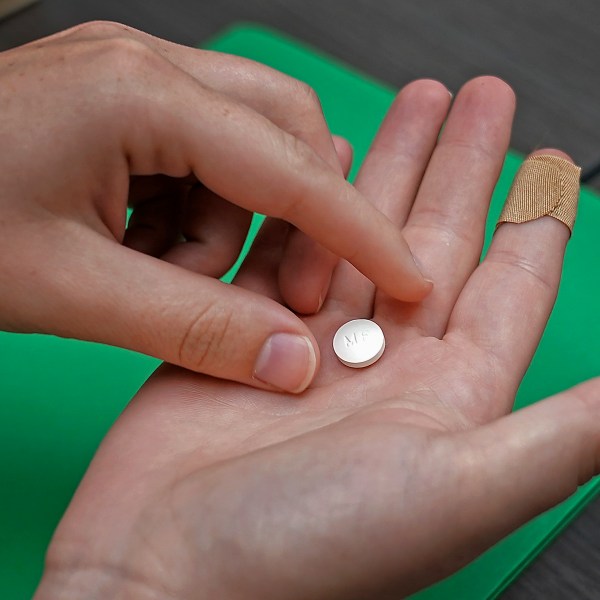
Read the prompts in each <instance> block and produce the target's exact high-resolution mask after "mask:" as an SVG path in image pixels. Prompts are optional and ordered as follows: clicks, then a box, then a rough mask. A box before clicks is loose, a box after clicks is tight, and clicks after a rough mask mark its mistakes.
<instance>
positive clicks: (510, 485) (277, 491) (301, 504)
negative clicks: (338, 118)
mask: <svg viewBox="0 0 600 600" xmlns="http://www.w3.org/2000/svg"><path fill="white" fill-rule="evenodd" d="M449 106H450V96H449V94H448V93H447V91H446V90H445V88H443V86H441V85H439V84H437V83H435V82H431V81H420V82H415V83H413V84H411V85H410V86H408V87H406V88H405V89H404V90H403V91H402V92H401V93H400V94H399V96H398V98H397V100H396V101H395V103H394V105H393V106H392V108H391V110H390V113H389V115H388V117H387V118H386V121H385V122H384V124H383V125H382V128H381V130H380V132H379V134H378V136H377V138H376V140H375V142H374V144H373V146H372V149H371V152H370V154H369V156H368V157H367V159H366V161H365V164H364V165H363V168H362V170H361V172H360V174H359V177H358V179H357V182H356V185H357V187H359V188H360V190H361V191H362V192H363V193H364V194H365V195H366V196H367V197H369V198H370V199H371V200H372V201H373V202H374V203H375V204H376V205H377V206H378V207H379V208H380V209H381V210H382V211H383V212H385V213H386V214H387V215H388V216H389V217H390V218H391V219H393V220H394V221H395V222H397V223H398V226H399V227H401V228H402V229H403V232H404V235H405V236H406V239H407V240H408V242H409V245H410V247H411V249H412V251H413V253H414V255H415V257H416V259H417V261H418V262H419V264H420V266H421V267H422V269H423V271H424V272H425V273H426V274H427V275H428V276H429V277H430V278H431V279H432V280H433V281H434V283H435V287H434V291H433V292H432V293H431V294H430V296H429V297H428V298H426V300H425V301H424V302H422V303H421V304H419V305H412V304H403V303H401V302H398V301H397V300H394V299H392V298H390V297H387V296H385V295H384V294H382V293H380V292H377V290H375V289H374V287H373V285H372V284H371V283H370V282H369V281H368V280H366V279H365V278H364V277H363V276H362V275H360V274H359V273H358V272H357V271H356V270H355V269H354V268H353V267H351V266H350V265H349V263H346V262H343V263H340V265H339V266H338V268H337V270H336V272H335V274H334V279H333V282H332V286H331V291H330V294H329V296H328V299H327V301H326V302H325V305H324V307H323V309H322V310H321V312H320V313H319V314H318V315H315V316H312V317H308V318H307V319H306V322H307V323H308V324H309V326H310V328H311V330H312V331H313V333H314V336H315V338H316V339H317V341H318V342H319V346H320V348H321V366H320V371H319V374H318V376H317V378H316V379H315V381H314V382H313V384H312V385H311V387H310V388H309V389H308V390H307V391H306V392H304V393H303V394H302V395H300V396H298V397H295V396H291V395H289V394H278V393H276V392H269V391H263V390H259V389H254V388H250V387H247V386H244V385H240V384H236V383H232V382H226V381H220V380H216V379H212V378H210V377H206V376H202V375H198V374H194V373H192V372H188V371H184V370H182V369H178V368H175V367H171V366H163V367H161V369H159V371H158V372H157V373H156V374H155V375H154V376H153V377H152V378H151V379H150V381H149V382H148V383H147V384H146V385H145V386H144V388H142V390H141V391H140V392H139V394H138V395H137V396H136V398H135V399H134V400H133V401H132V403H131V404H130V405H129V407H128V408H127V410H126V411H125V412H124V414H123V415H122V416H121V418H120V419H119V421H118V422H117V423H116V424H115V426H114V427H113V429H112V430H111V432H110V433H109V435H108V436H107V438H106V440H105V441H104V443H103V445H102V447H101V449H100V450H99V452H98V454H97V456H96V458H95V459H94V462H93V463H92V466H91V467H90V470H89V472H88V474H87V475H86V477H85V479H84V481H83V483H82V485H81V486H80V488H79V490H78V492H77V494H76V496H75V498H74V500H73V502H72V504H71V506H70V508H69V510H68V512H67V514H66V515H65V517H64V519H63V521H62V523H61V525H60V527H59V529H58V531H57V533H56V535H55V538H54V540H53V543H52V545H51V548H50V551H49V554H48V562H47V569H46V573H45V576H44V580H43V584H42V586H41V587H40V590H39V592H38V593H39V597H40V598H43V597H46V596H47V597H51V593H52V591H53V590H56V589H75V590H79V591H80V592H81V597H83V590H94V592H95V594H97V595H94V596H93V597H98V598H100V597H102V598H103V597H107V598H108V597H110V598H121V597H123V598H125V597H126V598H138V597H139V598H178V599H186V600H187V599H192V598H224V599H237V598H240V599H241V598H244V599H249V598H252V599H254V598H256V599H262V600H266V599H269V598H285V599H286V600H293V599H296V598H298V599H308V598H310V599H320V598H379V597H394V598H396V597H401V596H403V595H407V594H409V593H411V592H414V591H416V590H417V589H419V588H421V587H423V586H425V585H427V584H429V583H432V582H434V581H436V580H438V579H440V578H442V577H444V576H446V575H448V574H449V573H451V572H452V571H454V570H456V569H457V568H459V567H460V566H462V565H463V564H465V563H466V562H468V561H469V560H471V559H472V558H474V557H475V556H476V555H477V554H479V553H480V552H481V551H483V550H484V549H485V548H487V547H488V546H490V545H491V544H492V543H494V542H495V541H497V540H498V539H500V538H501V537H502V536H503V535H505V534H507V533H508V532H509V531H511V530H512V529H514V528H516V527H517V526H518V525H519V524H521V523H523V522H524V521H526V520H527V519H528V518H530V517H532V516H533V515H535V514H537V513H538V512H540V511H542V510H544V509H546V508H548V507H550V506H552V505H553V504H555V503H556V502H558V501H559V500H561V499H563V498H564V497H566V496H567V495H569V494H570V493H572V492H573V491H574V489H575V488H576V486H577V485H578V483H580V482H582V481H584V480H586V479H587V478H589V477H591V476H592V474H593V473H594V472H595V470H597V458H596V456H597V446H598V444H597V442H596V443H594V440H595V439H596V440H597V434H596V435H594V430H593V419H592V418H591V415H593V414H594V412H595V415H596V419H597V416H598V413H599V407H598V404H599V403H598V400H597V399H598V397H599V396H600V382H599V381H594V382H590V383H588V384H584V385H583V386H580V387H579V388H576V389H575V390H571V391H570V392H567V393H565V394H563V395H561V396H558V397H556V398H553V399H550V400H548V401H545V402H544V403H542V404H540V405H537V406H536V407H533V408H530V409H526V410H524V411H521V412H519V413H516V414H515V415H511V416H505V415H507V413H509V412H510V410H511V407H512V404H513V401H514V397H515V393H516V390H517V388H518V386H519V383H520V381H521V378H522V376H523V374H524V372H525V370H526V368H527V366H528V364H529V361H530V359H531V357H532V355H533V352H534V351H535V348H536V346H537V343H538V341H539V338H540V336H541V333H542V331H543V329H544V326H545V324H546V321H547V319H548V316H549V314H550V311H551V308H552V305H553V302H554V299H555V296H556V292H557V288H558V284H559V279H560V271H561V264H562V256H563V252H564V248H565V245H566V242H567V240H568V237H569V231H568V229H567V228H566V227H565V226H564V225H563V224H561V223H560V222H558V221H556V220H554V219H552V218H542V219H539V220H537V221H533V222H529V223H526V224H522V225H513V224H507V225H503V226H502V227H501V228H499V230H498V232H497V233H496V236H495V238H494V241H493V244H492V246H491V249H490V251H489V253H488V255H487V257H486V259H485V261H484V262H483V263H482V264H481V265H480V266H478V262H479V257H480V253H481V247H482V243H483V232H484V224H485V218H486V214H487V208H488V204H489V200H490V197H491V194H492V190H493V188H494V185H495V183H496V180H497V177H498V174H499V172H500V169H501V166H502V162H503V158H504V154H505V152H506V149H507V146H508V142H509V137H510V128H511V122H512V116H513V112H514V98H513V94H512V92H511V91H510V89H509V88H508V87H507V86H506V85H505V84H503V83H502V82H500V81H498V80H496V79H493V78H479V79H475V80H473V81H471V82H469V83H468V84H467V85H466V86H465V87H464V88H463V89H462V90H461V92H460V93H459V94H458V96H457V98H456V100H455V102H454V104H453V106H452V109H451V111H450V112H449V114H447V113H448V110H449ZM445 119H447V120H446V125H445V127H444V131H443V133H442V134H441V136H440V137H439V140H438V135H439V131H440V128H441V125H442V123H443V122H444V120H445ZM554 153H555V154H558V155H560V153H557V152H554ZM345 154H347V152H344V151H342V155H345ZM347 158H348V157H347V156H346V159H347ZM285 230H286V228H285V226H284V225H283V224H282V223H280V222H275V221H272V222H268V223H267V225H266V226H265V227H264V231H263V233H262V235H261V237H260V239H259V241H258V242H257V244H256V246H255V248H254V249H253V252H252V254H251V256H250V257H249V259H248V260H247V262H246V263H245V266H244V268H243V270H242V272H241V273H240V274H239V276H238V278H237V281H236V283H237V284H238V285H241V286H244V287H246V288H248V289H250V290H253V291H256V292H258V293H261V294H265V295H267V296H270V297H272V298H273V299H275V300H278V301H279V300H280V298H279V297H278V285H277V279H276V273H277V266H278V264H279V259H280V253H279V250H280V248H281V247H282V243H281V241H282V238H283V236H285ZM357 251H360V241H359V240H357ZM361 317H365V318H373V320H375V321H376V322H377V323H378V324H379V325H380V326H381V327H382V329H383V331H384V333H385V335H386V342H387V349H386V352H385V354H384V355H383V357H382V358H381V359H380V360H379V362H377V363H376V364H375V365H373V366H371V367H369V368H366V369H350V368H348V367H345V366H343V365H342V364H341V363H339V362H338V361H337V359H336V357H335V356H334V354H333V351H332V349H331V340H332V337H333V334H334V332H335V331H336V329H337V328H338V327H339V326H340V325H341V324H343V323H344V322H346V321H347V320H350V319H354V318H361ZM594 395H595V397H596V401H595V404H594V402H593V401H592V398H593V396H594ZM525 459H527V460H525ZM45 595H46V596H45Z"/></svg>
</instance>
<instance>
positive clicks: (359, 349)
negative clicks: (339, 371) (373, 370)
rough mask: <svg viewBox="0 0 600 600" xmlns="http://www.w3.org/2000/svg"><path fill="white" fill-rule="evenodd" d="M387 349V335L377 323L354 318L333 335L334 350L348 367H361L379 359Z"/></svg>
mask: <svg viewBox="0 0 600 600" xmlns="http://www.w3.org/2000/svg"><path fill="white" fill-rule="evenodd" d="M384 350H385V337H384V336H383V331H381V327H379V325H377V323H373V321H369V320H368V319H354V320H353V321H348V322H347V323H345V324H344V325H342V326H341V327H340V328H339V329H338V330H337V331H336V333H335V335H334V336H333V351H334V352H335V355H336V356H337V357H338V358H339V359H340V362H342V363H344V364H345V365H346V366H348V367H354V368H355V369H360V368H361V367H368V366H369V365H372V364H373V363H374V362H376V361H378V360H379V359H380V358H381V355H382V354H383V351H384Z"/></svg>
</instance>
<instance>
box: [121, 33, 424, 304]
mask: <svg viewBox="0 0 600 600" xmlns="http://www.w3.org/2000/svg"><path fill="white" fill-rule="evenodd" d="M132 43H133V42H132ZM145 48H146V47H145V46H144V45H142V44H140V45H139V48H137V51H139V52H141V53H146V54H145V56H144V62H145V63H146V64H145V66H146V69H145V71H146V75H147V76H148V77H147V83H146V84H145V86H144V90H143V94H140V90H139V89H138V87H139V84H140V82H139V81H136V82H133V83H131V85H132V86H133V87H134V89H132V90H126V92H125V93H126V94H127V96H126V97H125V98H119V97H117V98H116V100H117V101H118V102H119V105H118V111H117V110H115V111H114V114H119V115H121V117H122V118H121V119H119V120H117V121H116V124H117V126H118V127H120V131H121V138H122V144H123V150H124V152H125V155H126V156H127V157H128V162H129V166H130V172H131V174H134V175H149V174H155V173H157V172H161V173H164V174H166V175H170V176H173V177H181V176H184V175H186V174H188V172H189V171H190V170H191V171H193V173H194V174H195V175H196V177H198V179H199V180H200V181H202V182H203V183H204V184H205V185H206V186H207V187H209V188H210V189H212V190H213V191H214V192H215V193H217V194H219V195H220V196H222V197H223V198H226V199H227V200H229V201H231V202H233V203H235V204H237V205H239V206H241V207H243V208H246V209H248V210H253V211H255V212H259V213H263V214H267V215H269V216H272V217H278V218H282V219H284V220H286V221H288V222H290V223H292V224H294V225H295V226H296V227H298V228H299V229H301V230H302V231H304V233H306V234H307V235H309V236H310V237H312V238H313V239H315V240H316V241H318V242H319V243H321V244H322V245H323V246H325V247H326V248H328V249H329V250H331V251H332V252H333V253H335V254H336V255H338V256H340V257H342V258H345V259H347V260H348V261H349V262H351V263H352V264H353V265H354V266H355V267H356V268H357V269H359V270H360V271H361V272H362V273H363V274H364V275H366V276H367V277H369V278H370V279H371V280H372V281H373V282H374V283H375V284H376V285H377V286H378V287H380V288H381V289H383V290H384V291H385V292H387V293H388V294H390V295H392V296H394V297H395V298H398V299H400V300H405V301H417V300H420V299H422V298H423V297H424V296H425V295H426V294H427V293H428V292H429V290H430V288H431V283H430V282H428V281H426V280H425V279H424V278H423V276H422V274H421V273H420V271H419V269H418V268H417V265H416V264H415V262H414V259H413V257H412V254H411V252H410V250H409V248H408V245H407V243H406V242H405V241H404V239H403V238H402V236H401V234H400V232H399V231H398V229H397V228H396V227H395V226H394V224H393V223H392V222H391V221H390V220H389V219H387V217H385V216H384V215H383V214H382V213H380V212H379V211H378V210H377V209H376V208H374V207H373V205H371V204H370V203H369V202H368V201H367V199H366V198H365V197H364V196H362V195H361V194H360V193H359V192H358V191H357V190H356V189H355V188H354V187H353V186H352V185H351V184H349V183H348V182H347V181H346V180H345V179H344V178H343V176H342V175H341V174H340V173H338V172H337V171H336V170H334V169H333V168H332V167H331V166H330V165H329V164H327V163H326V162H325V161H324V160H323V159H322V158H320V157H319V156H318V155H317V154H316V152H315V151H314V150H313V149H312V148H311V147H310V146H309V145H308V144H306V143H304V142H303V141H301V140H299V139H298V138H297V137H295V136H293V135H290V134H289V133H287V132H285V131H283V130H282V129H280V128H279V127H277V126H276V125H275V124H274V123H273V122H271V121H270V120H269V119H267V118H265V117H264V116H262V115H260V114H258V113H257V112H255V111H253V110H252V109H250V108H249V107H247V106H245V105H243V104H240V103H236V102H235V101H233V100H231V99H230V98H228V97H227V96H224V95H222V94H220V93H218V92H216V91H214V90H211V89H208V88H206V87H204V86H202V85H201V84H200V83H199V82H198V81H196V80H195V79H194V78H193V77H190V76H189V75H187V74H186V73H184V72H182V71H181V70H180V69H178V68H177V67H175V66H174V65H172V64H171V63H169V62H167V61H164V60H162V59H161V58H160V57H158V56H157V55H156V54H154V53H152V52H151V51H149V50H146V49H145ZM148 66H151V68H150V69H149V70H148V69H147V67H148ZM126 85H127V84H124V86H126ZM127 107H129V109H130V110H129V111H128V110H127ZM141 118H143V119H144V120H145V123H144V126H141V123H140V119H141ZM114 126H115V125H114V124H113V127H114Z"/></svg>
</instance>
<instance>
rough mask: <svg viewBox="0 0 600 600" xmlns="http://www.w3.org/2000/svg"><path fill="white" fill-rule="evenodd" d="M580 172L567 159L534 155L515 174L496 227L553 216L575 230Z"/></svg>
mask: <svg viewBox="0 0 600 600" xmlns="http://www.w3.org/2000/svg"><path fill="white" fill-rule="evenodd" d="M580 173H581V169H580V168H579V167H577V166H575V165H574V164H573V163H572V162H570V161H568V160H565V159H564V158H559V157H558V156H551V155H548V154H537V155H534V156H530V157H529V158H528V159H526V160H525V161H524V162H523V164H522V165H521V168H520V169H519V171H518V172H517V174H516V176H515V179H514V181H513V184H512V187H511V188H510V192H509V193H508V197H507V198H506V202H505V203H504V208H503V209H502V213H501V214H500V218H499V219H498V223H497V225H496V227H499V226H500V225H501V224H502V223H525V222H526V221H533V220H534V219H539V218H540V217H545V216H549V217H554V218H555V219H558V220H559V221H562V222H563V223H564V224H565V225H566V226H567V227H568V228H569V229H570V230H571V231H573V225H574V224H575V215H576V214H577V201H578V200H579V175H580Z"/></svg>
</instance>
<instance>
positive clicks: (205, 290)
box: [0, 23, 431, 391]
mask: <svg viewBox="0 0 600 600" xmlns="http://www.w3.org/2000/svg"><path fill="white" fill-rule="evenodd" d="M0 106H2V117H0V137H1V139H2V143H3V148H4V152H2V154H1V156H0V190H2V192H1V193H0V315H1V317H0V329H6V330H9V331H20V332H45V333H52V334H56V335H61V336H67V337H77V338H81V339H87V340H95V341H98V342H104V343H108V344H113V345H118V346H123V347H126V348H132V349H134V350H138V351H141V352H144V353H147V354H151V355H153V356H156V357H159V358H162V359H165V360H167V361H169V362H172V363H176V364H179V365H182V366H184V367H187V368H190V369H192V370H196V371H201V372H203V373H207V374H210V375H214V376H219V377H224V378H228V379H234V380H236V381H241V382H244V383H247V384H251V385H257V386H259V387H262V388H270V389H273V384H275V385H276V386H277V387H279V388H280V389H285V390H288V391H300V390H302V389H304V387H306V385H308V383H310V381H311V379H312V377H313V375H314V373H315V371H316V370H317V367H318V362H319V356H318V349H317V347H316V342H315V340H314V338H313V336H312V333H311V332H310V330H309V329H308V327H307V326H306V325H305V324H304V323H303V322H302V321H301V320H300V319H299V318H298V317H297V316H295V315H294V314H293V313H292V312H291V311H289V310H287V309H286V308H284V307H283V306H281V305H280V304H278V303H276V302H273V301H272V300H270V299H268V298H259V297H257V296H256V295H254V294H251V293H249V292H248V291H246V290H242V289H240V288H239V287H232V286H227V285H225V284H223V283H221V282H219V281H217V280H215V279H213V278H214V277H216V276H220V275H222V274H223V273H224V272H226V271H227V270H228V269H229V267H230V266H231V265H232V264H233V262H234V261H235V259H236V258H237V256H238V254H239V251H240V248H241V245H242V243H243V241H244V238H245V236H246V233H247V229H248V225H249V222H250V218H251V211H257V212H262V213H266V214H269V215H272V216H274V217H281V218H282V219H284V220H285V221H286V222H290V223H292V224H293V225H295V226H297V227H298V228H299V229H300V230H302V231H303V232H304V233H300V232H299V231H298V230H294V229H290V227H289V226H287V225H286V227H285V234H286V235H285V236H283V239H282V241H281V244H282V245H283V246H285V250H284V253H283V258H282V260H281V268H280V272H279V282H280V286H279V287H280V293H281V296H282V298H283V299H284V300H285V301H286V303H287V304H288V305H289V306H291V307H292V308H293V309H294V310H296V311H299V312H303V313H312V312H316V311H317V310H318V309H319V308H320V305H321V302H322V299H323V298H324V297H325V294H326V292H327V289H328V287H329V281H330V277H331V273H332V270H333V268H334V266H335V263H336V261H337V256H336V255H339V256H343V257H346V258H348V259H349V260H351V261H352V262H353V264H354V265H355V266H356V267H357V268H359V269H360V270H362V271H363V272H364V273H365V274H366V275H367V276H369V277H371V278H372V279H373V281H375V282H377V283H378V284H379V285H380V286H383V287H384V288H385V289H386V291H388V292H389V293H391V294H392V295H395V296H396V297H398V298H402V299H403V300H419V299H421V298H422V297H423V296H424V295H425V294H426V293H427V292H428V291H429V290H430V288H431V284H430V283H428V282H427V281H425V280H424V279H423V277H422V276H421V274H420V272H419V270H418V269H417V267H416V265H415V262H414V260H413V258H412V255H411V253H410V251H409V249H408V246H407V245H406V242H405V241H404V240H403V239H402V237H401V235H400V234H399V232H398V230H397V228H396V227H394V225H393V224H392V223H391V222H390V221H389V220H388V219H386V218H385V217H384V216H383V215H382V214H381V213H379V212H378V211H377V210H376V209H375V208H374V207H373V206H372V205H371V204H370V203H369V202H367V201H366V199H365V198H364V197H363V196H362V195H361V194H360V193H359V192H357V191H356V189H355V188H354V187H352V186H351V185H350V184H349V183H347V182H346V181H345V180H344V176H343V173H342V168H341V166H340V162H339V160H338V156H337V154H336V150H335V147H334V143H333V141H332V137H331V134H330V133H329V131H328V129H327V126H326V124H325V121H324V119H323V116H322V114H321V110H320V107H319V104H318V100H317V99H316V96H315V95H314V93H313V92H312V91H311V90H310V89H309V88H308V87H307V86H306V85H304V84H302V83H300V82H298V81H295V80H292V79H290V78H288V77H287V76H284V75H282V74H280V73H277V72H275V71H273V70H271V69H269V68H267V67H264V66H262V65H258V64H255V63H253V62H251V61H248V60H244V59H241V58H237V57H232V56H226V55H221V54H217V53H214V52H206V51H200V50H194V49H191V48H184V47H181V46H177V45H175V44H170V43H168V42H165V41H163V40H159V39H157V38H154V37H152V36H149V35H146V34H144V33H142V32H139V31H135V30H133V29H130V28H128V27H125V26H122V25H117V24H114V23H91V24H86V25H84V26H80V27H76V28H74V29H70V30H68V31H65V32H62V33H59V34H57V35H54V36H51V37H50V38H46V39H44V40H41V41H38V42H34V43H32V44H28V45H26V46H23V47H21V48H16V49H14V50H11V51H8V52H5V53H3V54H1V55H0ZM340 151H341V153H342V158H343V160H344V161H345V162H348V160H349V148H348V146H347V145H346V146H341V149H340ZM225 199H226V200H225ZM128 201H129V203H130V204H131V205H132V206H133V207H134V212H133V215H132V217H131V222H130V226H129V228H128V229H126V228H125V220H126V208H127V204H128ZM305 234H307V235H305ZM308 236H310V237H308ZM357 239H358V240H360V241H361V244H360V252H357V245H356V240H357ZM182 240H186V241H185V242H184V243H181V242H182ZM121 242H123V243H124V245H121ZM317 242H319V243H322V244H323V246H325V247H326V248H328V250H325V248H323V247H322V246H320V245H319V244H318V243H317ZM134 250H137V251H134ZM159 256H160V257H162V258H163V259H164V261H160V260H157V259H156V258H154V257H159ZM375 257H378V258H380V260H375ZM169 263H173V264H169ZM181 267H184V268H181ZM281 334H284V335H281ZM272 336H275V337H272ZM273 361H275V362H276V363H277V365H278V368H279V376H278V378H277V381H269V380H268V378H267V375H268V372H272V370H273Z"/></svg>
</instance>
